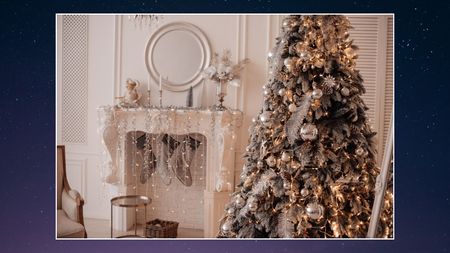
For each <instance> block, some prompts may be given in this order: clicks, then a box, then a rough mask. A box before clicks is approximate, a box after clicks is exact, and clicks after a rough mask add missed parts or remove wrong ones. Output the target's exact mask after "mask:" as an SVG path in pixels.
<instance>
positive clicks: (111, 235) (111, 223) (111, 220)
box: [111, 205, 114, 238]
mask: <svg viewBox="0 0 450 253" xmlns="http://www.w3.org/2000/svg"><path fill="white" fill-rule="evenodd" d="M113 218H114V217H113V205H111V238H113Z"/></svg>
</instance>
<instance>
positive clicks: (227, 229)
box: [222, 221, 231, 232]
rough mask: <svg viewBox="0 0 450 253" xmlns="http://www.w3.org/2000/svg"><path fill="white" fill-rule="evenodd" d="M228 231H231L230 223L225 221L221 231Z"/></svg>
mask: <svg viewBox="0 0 450 253" xmlns="http://www.w3.org/2000/svg"><path fill="white" fill-rule="evenodd" d="M230 230H231V222H229V221H225V222H224V223H223V224H222V231H223V232H229V231H230Z"/></svg>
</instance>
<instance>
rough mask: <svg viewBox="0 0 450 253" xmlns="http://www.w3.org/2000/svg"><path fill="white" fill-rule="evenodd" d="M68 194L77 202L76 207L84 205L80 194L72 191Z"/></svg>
mask: <svg viewBox="0 0 450 253" xmlns="http://www.w3.org/2000/svg"><path fill="white" fill-rule="evenodd" d="M68 194H69V196H70V197H71V198H72V199H74V200H75V201H76V202H77V205H78V206H83V205H84V199H83V197H81V194H80V193H79V192H78V191H76V190H73V189H72V190H70V191H69V192H68Z"/></svg>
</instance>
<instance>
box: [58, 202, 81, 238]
mask: <svg viewBox="0 0 450 253" xmlns="http://www.w3.org/2000/svg"><path fill="white" fill-rule="evenodd" d="M56 217H57V218H56V223H57V224H56V228H57V237H81V238H83V237H84V235H85V230H84V227H83V225H81V224H80V223H76V222H75V221H73V220H71V219H69V217H67V215H66V213H65V212H64V210H61V209H58V210H57V213H56Z"/></svg>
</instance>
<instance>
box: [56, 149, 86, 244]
mask: <svg viewBox="0 0 450 253" xmlns="http://www.w3.org/2000/svg"><path fill="white" fill-rule="evenodd" d="M57 156H58V157H57V159H58V164H57V173H58V174H57V177H58V178H57V186H56V187H57V188H56V191H57V195H58V196H57V198H58V199H57V213H56V215H57V225H56V227H57V237H58V238H75V237H84V238H86V237H87V234H86V229H85V227H84V219H83V205H84V200H83V198H82V197H81V195H80V193H78V192H77V191H76V190H72V189H70V186H69V182H68V181H67V176H66V152H65V148H64V146H60V145H58V155H57Z"/></svg>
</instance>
